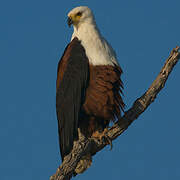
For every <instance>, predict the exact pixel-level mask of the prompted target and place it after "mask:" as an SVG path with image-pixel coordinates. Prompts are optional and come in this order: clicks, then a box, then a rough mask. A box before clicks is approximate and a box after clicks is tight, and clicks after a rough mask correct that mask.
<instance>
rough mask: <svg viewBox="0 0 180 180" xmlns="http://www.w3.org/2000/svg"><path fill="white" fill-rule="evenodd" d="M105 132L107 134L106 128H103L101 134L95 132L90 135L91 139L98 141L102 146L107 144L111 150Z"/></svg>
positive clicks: (109, 141)
mask: <svg viewBox="0 0 180 180" xmlns="http://www.w3.org/2000/svg"><path fill="white" fill-rule="evenodd" d="M107 132H108V128H105V129H104V130H103V131H102V132H100V131H99V130H97V131H95V132H94V133H93V134H92V137H93V138H96V139H98V140H100V141H101V142H103V143H104V144H109V145H110V146H111V150H112V147H113V144H112V140H111V139H110V138H109V137H108V136H107Z"/></svg>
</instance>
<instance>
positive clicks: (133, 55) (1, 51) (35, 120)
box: [0, 0, 180, 180]
mask: <svg viewBox="0 0 180 180" xmlns="http://www.w3.org/2000/svg"><path fill="white" fill-rule="evenodd" d="M79 5H88V6H89V7H90V8H91V9H92V10H93V11H94V14H95V17H96V21H97V24H98V27H99V29H100V30H101V32H102V34H103V35H104V36H105V37H106V39H107V40H108V41H109V42H110V43H111V45H112V46H113V48H114V49H115V50H116V53H117V55H118V59H119V63H120V64H121V66H122V68H123V70H124V74H123V77H122V78H123V82H124V87H125V89H124V94H125V96H124V101H125V103H126V104H127V109H128V108H129V107H130V106H131V104H132V103H133V101H134V100H135V99H136V98H137V97H139V96H141V94H142V93H144V92H145V90H146V89H147V88H148V87H149V85H150V84H151V83H152V81H153V80H154V79H155V77H156V76H157V74H158V72H159V70H160V68H161V67H162V65H163V63H164V61H165V59H166V58H167V57H168V55H169V53H170V51H171V49H172V48H174V47H176V46H177V45H180V23H179V22H180V19H179V17H180V14H179V7H180V1H179V0H171V1H169V0H151V1H147V0H135V1H132V0H131V1H130V0H126V1H122V0H121V1H115V0H112V1H97V0H91V1H89V2H88V1H85V0H81V1H73V0H68V1H60V0H54V1H50V0H37V1H35V0H31V1H26V0H16V1H13V0H1V1H0V82H1V90H0V92H1V93H0V119H1V121H0V142H1V145H0V147H1V148H0V172H1V173H0V179H1V180H9V179H12V178H13V179H14V180H17V179H18V180H21V179H22V180H24V179H26V180H32V179H33V180H36V179H38V180H40V179H43V180H45V179H49V176H50V175H52V174H53V173H55V171H56V168H57V167H58V165H59V164H60V157H59V146H58V134H57V120H56V113H55V112H56V111H55V82H56V69H57V63H58V61H59V58H60V57H61V55H62V53H63V51H64V48H65V46H66V45H67V43H68V42H69V41H70V37H71V33H72V29H69V28H68V26H67V24H66V18H67V16H66V15H67V13H68V11H69V10H71V9H72V8H73V7H76V6H79ZM179 77H180V64H177V66H176V67H175V69H174V71H173V72H172V74H171V76H170V77H169V79H168V82H167V84H166V86H165V88H164V89H163V91H161V93H160V94H159V95H158V97H157V99H156V101H155V102H154V103H153V104H152V105H151V106H150V107H149V108H148V109H147V110H146V112H144V113H143V115H142V116H141V117H140V118H139V119H138V120H136V121H135V122H134V123H133V124H132V125H131V126H130V127H129V129H128V130H127V131H126V132H125V133H124V134H123V135H121V136H120V137H119V138H118V139H117V140H116V141H114V148H113V150H112V151H109V147H107V148H105V149H104V150H103V151H102V152H101V153H98V154H97V155H96V156H95V157H94V161H93V165H92V167H91V168H90V169H89V170H88V171H86V172H85V173H84V174H83V175H80V176H78V177H77V178H76V179H79V180H82V179H83V180H90V179H92V178H94V179H104V180H106V179H107V180H108V179H120V178H121V179H123V180H126V179H128V180H129V179H134V180H144V179H146V180H152V179H159V180H171V179H173V180H179V179H180V163H179V162H180V156H179V152H180V143H179V139H180V131H179V127H180V118H179V100H180V98H179V92H180V84H179Z"/></svg>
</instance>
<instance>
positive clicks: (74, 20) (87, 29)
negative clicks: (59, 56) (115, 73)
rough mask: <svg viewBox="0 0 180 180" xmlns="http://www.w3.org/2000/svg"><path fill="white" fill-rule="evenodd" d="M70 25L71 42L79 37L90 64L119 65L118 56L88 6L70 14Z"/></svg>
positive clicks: (73, 10) (74, 10) (78, 8)
mask: <svg viewBox="0 0 180 180" xmlns="http://www.w3.org/2000/svg"><path fill="white" fill-rule="evenodd" d="M67 23H68V25H69V26H71V25H73V27H74V32H73V34H72V38H71V40H73V39H74V37H77V38H78V40H79V41H81V44H82V46H83V47H84V49H85V51H86V56H87V57H88V59H89V62H90V64H93V65H114V64H118V62H117V60H116V54H115V52H114V50H113V49H112V47H111V46H110V44H109V43H108V42H107V41H106V40H105V39H104V38H103V37H102V35H101V33H100V31H99V30H98V28H97V25H96V22H95V18H94V15H93V12H92V11H91V10H90V9H89V8H88V7H87V6H79V7H76V8H74V9H72V10H71V11H70V12H69V13H68V22H67Z"/></svg>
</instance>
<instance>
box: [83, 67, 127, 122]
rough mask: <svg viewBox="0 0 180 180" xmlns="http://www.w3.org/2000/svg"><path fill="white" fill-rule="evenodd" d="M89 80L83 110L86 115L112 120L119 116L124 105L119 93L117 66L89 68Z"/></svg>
mask: <svg viewBox="0 0 180 180" xmlns="http://www.w3.org/2000/svg"><path fill="white" fill-rule="evenodd" d="M89 70H90V71H89V72H90V79H89V86H88V87H87V90H86V96H85V97H86V98H85V103H84V104H83V109H84V111H85V112H86V114H87V115H90V116H96V117H99V118H103V119H104V120H109V121H110V120H112V121H113V120H114V119H115V117H117V118H119V117H120V116H121V110H123V108H124V103H123V100H122V98H121V95H120V93H122V88H123V84H122V81H121V79H120V76H121V73H122V70H121V68H120V67H119V66H116V65H115V66H110V65H108V66H107V65H106V66H105V65H103V66H102V65H99V66H92V65H90V66H89Z"/></svg>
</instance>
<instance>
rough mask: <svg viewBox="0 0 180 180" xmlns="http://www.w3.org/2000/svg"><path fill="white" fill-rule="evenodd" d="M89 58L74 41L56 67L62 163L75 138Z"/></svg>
mask: <svg viewBox="0 0 180 180" xmlns="http://www.w3.org/2000/svg"><path fill="white" fill-rule="evenodd" d="M88 72H89V66H88V59H87V57H86V54H85V50H84V48H83V47H82V45H81V43H80V41H79V40H78V39H77V38H75V39H73V41H71V43H70V44H69V45H68V46H67V47H66V49H65V52H64V54H63V56H62V58H61V60H60V62H59V65H58V73H57V83H56V84H57V87H56V111H57V119H58V131H59V143H60V151H61V157H62V160H63V159H64V156H66V155H67V154H69V153H70V151H71V149H72V147H73V142H74V140H75V139H77V132H78V131H77V128H78V120H79V116H80V115H81V106H82V104H83V102H84V98H85V91H86V86H87V83H88Z"/></svg>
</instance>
